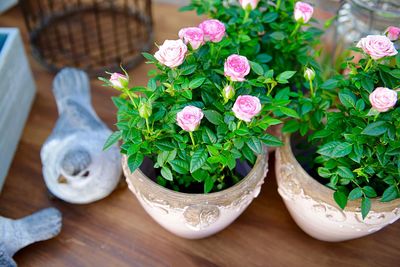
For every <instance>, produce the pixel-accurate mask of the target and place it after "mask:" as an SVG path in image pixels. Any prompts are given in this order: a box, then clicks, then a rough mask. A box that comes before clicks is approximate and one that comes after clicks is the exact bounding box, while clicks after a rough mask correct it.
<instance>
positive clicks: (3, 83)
mask: <svg viewBox="0 0 400 267" xmlns="http://www.w3.org/2000/svg"><path fill="white" fill-rule="evenodd" d="M35 92H36V87H35V83H34V80H33V77H32V72H31V70H30V67H29V63H28V60H27V58H26V55H25V51H24V46H23V43H22V39H21V36H20V33H19V30H18V29H17V28H0V191H1V189H2V187H3V184H4V181H5V178H6V176H7V173H8V169H9V167H10V164H11V162H12V159H13V156H14V153H15V151H16V149H17V145H18V141H19V139H20V137H21V134H22V131H23V128H24V125H25V122H26V119H27V118H28V114H29V111H30V109H31V105H32V102H33V98H34V95H35Z"/></svg>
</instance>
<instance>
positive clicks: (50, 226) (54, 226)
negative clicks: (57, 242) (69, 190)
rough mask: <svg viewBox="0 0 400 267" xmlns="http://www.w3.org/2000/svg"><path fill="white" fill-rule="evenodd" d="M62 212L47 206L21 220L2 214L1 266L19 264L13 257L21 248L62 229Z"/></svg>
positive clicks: (0, 223)
mask: <svg viewBox="0 0 400 267" xmlns="http://www.w3.org/2000/svg"><path fill="white" fill-rule="evenodd" d="M61 221H62V218H61V213H60V212H59V211H58V210H57V209H55V208H47V209H44V210H41V211H38V212H36V213H34V214H32V215H30V216H27V217H25V218H22V219H19V220H12V219H8V218H5V217H2V216H0V266H2V267H3V266H4V267H11V266H17V265H16V263H15V262H14V260H13V259H12V257H13V256H14V254H15V253H16V252H17V251H19V250H20V249H22V248H24V247H26V246H28V245H30V244H32V243H35V242H39V241H44V240H48V239H50V238H53V237H54V236H56V235H58V234H59V233H60V231H61Z"/></svg>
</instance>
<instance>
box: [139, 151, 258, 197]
mask: <svg viewBox="0 0 400 267" xmlns="http://www.w3.org/2000/svg"><path fill="white" fill-rule="evenodd" d="M153 166H154V163H153V161H152V160H151V159H149V158H147V157H146V158H145V159H144V161H143V163H142V165H141V166H140V170H141V171H142V172H143V174H144V175H146V176H147V177H149V178H150V179H151V180H152V181H153V182H155V183H157V177H160V176H161V170H160V169H155V168H154V167H153ZM252 168H253V167H252V165H251V164H250V163H248V162H247V161H244V162H243V161H240V160H237V161H236V167H235V169H234V170H233V171H232V174H233V175H234V176H235V179H233V178H232V177H231V176H232V175H231V174H230V173H229V172H227V173H225V178H224V183H225V186H224V187H223V188H222V189H221V190H218V191H222V190H224V189H227V188H229V187H231V186H233V185H235V184H236V183H238V182H239V181H241V180H242V179H243V178H244V177H246V175H247V174H249V172H250V171H251V169H252ZM205 178H206V177H205ZM205 178H204V179H205ZM235 180H236V181H235ZM176 186H177V187H178V188H177V187H176ZM164 187H166V188H168V189H170V190H173V191H179V192H181V193H189V194H203V193H204V183H202V182H198V183H196V182H194V183H191V184H190V186H188V187H186V186H184V185H177V184H176V185H175V188H174V187H173V184H171V182H169V181H167V183H166V185H165V186H164ZM214 188H215V187H214ZM212 192H216V190H213V191H211V192H210V193H212Z"/></svg>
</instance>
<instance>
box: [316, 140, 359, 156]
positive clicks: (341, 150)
mask: <svg viewBox="0 0 400 267" xmlns="http://www.w3.org/2000/svg"><path fill="white" fill-rule="evenodd" d="M351 151H352V144H350V143H347V142H337V141H333V142H329V143H327V144H325V145H323V146H322V147H320V148H319V149H318V150H317V153H318V154H321V155H324V156H328V157H331V158H340V157H344V156H347V155H348V154H350V153H351Z"/></svg>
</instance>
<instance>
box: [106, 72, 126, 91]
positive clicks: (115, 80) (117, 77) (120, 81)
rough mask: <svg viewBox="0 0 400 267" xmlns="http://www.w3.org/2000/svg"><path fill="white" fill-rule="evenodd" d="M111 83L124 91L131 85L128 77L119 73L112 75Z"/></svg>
mask: <svg viewBox="0 0 400 267" xmlns="http://www.w3.org/2000/svg"><path fill="white" fill-rule="evenodd" d="M109 81H110V83H111V84H112V86H113V87H114V88H115V89H122V88H124V87H126V86H128V83H129V80H128V77H126V76H125V75H123V74H121V73H118V72H114V73H113V74H111V77H110V80H109Z"/></svg>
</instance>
